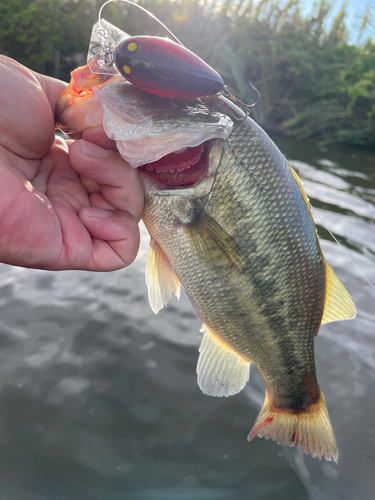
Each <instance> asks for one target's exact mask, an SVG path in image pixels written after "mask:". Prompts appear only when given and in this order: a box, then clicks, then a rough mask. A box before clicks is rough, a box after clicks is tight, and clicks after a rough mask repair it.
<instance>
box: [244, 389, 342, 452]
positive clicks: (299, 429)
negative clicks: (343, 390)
mask: <svg viewBox="0 0 375 500" xmlns="http://www.w3.org/2000/svg"><path fill="white" fill-rule="evenodd" d="M255 436H259V437H265V438H266V439H269V438H271V439H273V440H274V441H277V442H278V443H279V444H284V445H288V446H296V447H297V448H300V449H301V450H302V451H304V452H305V453H307V454H310V455H312V456H313V457H317V458H319V460H321V459H322V458H323V457H324V458H325V459H327V460H333V461H334V462H337V459H338V452H337V445H336V439H335V435H334V432H333V429H332V425H331V421H330V419H329V415H328V410H327V406H326V402H325V399H324V395H323V393H322V391H320V397H319V399H318V401H317V402H316V403H313V404H312V405H310V406H309V407H307V408H305V409H303V410H300V411H295V410H288V409H280V408H275V407H272V401H271V399H270V397H269V396H268V394H267V392H266V398H265V400H264V404H263V408H262V409H261V410H260V413H259V415H258V418H257V419H256V421H255V424H254V427H253V428H252V429H251V432H250V434H249V435H248V438H247V439H248V441H251V440H252V439H254V438H255Z"/></svg>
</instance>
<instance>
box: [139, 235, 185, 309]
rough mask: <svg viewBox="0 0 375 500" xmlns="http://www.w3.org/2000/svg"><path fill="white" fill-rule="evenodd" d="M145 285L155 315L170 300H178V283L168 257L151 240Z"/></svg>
mask: <svg viewBox="0 0 375 500" xmlns="http://www.w3.org/2000/svg"><path fill="white" fill-rule="evenodd" d="M146 285H147V289H148V299H149V302H150V306H151V309H152V310H153V311H154V313H155V314H157V313H158V312H159V311H160V309H162V308H163V307H164V306H165V305H166V304H167V303H168V302H169V300H170V299H171V297H172V293H174V294H175V295H176V297H177V298H178V299H179V298H180V291H181V289H180V281H179V279H178V278H177V276H176V273H175V272H174V269H173V267H172V265H171V263H170V262H169V259H168V257H167V256H166V255H165V253H164V252H163V250H162V249H161V248H160V246H159V245H158V244H157V242H156V241H155V240H154V239H153V238H151V241H150V246H149V249H148V255H147V264H146Z"/></svg>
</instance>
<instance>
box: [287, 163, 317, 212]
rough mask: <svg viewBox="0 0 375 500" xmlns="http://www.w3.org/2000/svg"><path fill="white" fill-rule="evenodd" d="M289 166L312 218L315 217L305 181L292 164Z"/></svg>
mask: <svg viewBox="0 0 375 500" xmlns="http://www.w3.org/2000/svg"><path fill="white" fill-rule="evenodd" d="M289 168H290V171H291V172H292V175H293V179H294V180H295V181H296V184H297V187H298V190H299V192H300V193H301V196H302V199H303V201H304V202H305V205H306V207H307V210H308V211H309V214H310V216H311V218H312V219H314V215H313V211H312V208H311V205H310V200H309V197H308V196H307V194H306V193H305V190H304V189H303V182H302V181H301V179H300V177H299V175H298V174H297V172H296V171H295V170H294V168H292V167H291V166H290V165H289Z"/></svg>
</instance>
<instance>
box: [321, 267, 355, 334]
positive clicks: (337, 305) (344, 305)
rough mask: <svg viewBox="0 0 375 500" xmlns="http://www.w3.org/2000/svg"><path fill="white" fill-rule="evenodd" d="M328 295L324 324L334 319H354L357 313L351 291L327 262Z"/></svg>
mask: <svg viewBox="0 0 375 500" xmlns="http://www.w3.org/2000/svg"><path fill="white" fill-rule="evenodd" d="M324 264H325V268H326V296H325V302H324V313H323V318H322V323H321V324H322V325H324V324H325V323H330V322H332V321H341V320H346V319H353V318H354V317H355V315H356V313H357V311H356V308H355V305H354V303H353V301H352V298H351V297H350V295H349V292H348V291H347V289H346V288H345V287H344V285H343V284H342V283H341V281H340V280H339V279H338V277H337V276H336V274H335V273H334V271H333V269H332V267H331V266H330V265H329V264H328V263H327V262H325V263H324Z"/></svg>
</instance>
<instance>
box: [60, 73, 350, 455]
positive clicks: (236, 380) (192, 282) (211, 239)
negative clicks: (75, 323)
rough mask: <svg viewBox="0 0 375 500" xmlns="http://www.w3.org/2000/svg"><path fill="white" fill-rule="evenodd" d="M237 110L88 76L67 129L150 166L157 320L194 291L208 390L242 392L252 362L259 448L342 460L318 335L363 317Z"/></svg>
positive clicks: (297, 184)
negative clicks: (260, 400) (268, 441)
mask: <svg viewBox="0 0 375 500" xmlns="http://www.w3.org/2000/svg"><path fill="white" fill-rule="evenodd" d="M236 112H237V111H236V110H234V109H233V107H231V103H229V102H226V101H225V99H219V98H218V97H217V96H214V97H210V98H201V99H195V100H192V101H179V100H178V99H177V100H176V99H167V98H160V97H155V96H150V95H148V94H145V93H144V92H143V91H141V90H139V89H136V88H135V87H133V86H132V85H129V84H126V83H125V82H121V81H120V80H119V79H118V77H110V78H108V77H98V76H93V75H91V74H90V73H89V71H88V69H87V67H83V68H81V69H79V70H76V71H75V72H73V80H72V82H71V84H70V86H69V87H68V89H67V90H66V91H65V92H64V94H63V96H62V97H61V100H60V102H59V105H58V116H57V123H58V124H59V126H60V127H61V128H62V130H63V131H65V132H67V133H77V132H80V131H82V130H84V129H85V128H87V127H90V126H96V125H99V124H103V125H104V128H105V131H106V133H107V135H108V136H109V137H110V138H113V139H115V140H116V141H117V145H118V149H119V151H120V152H121V154H122V156H123V157H124V158H125V159H127V160H128V161H129V162H130V164H132V165H133V166H135V167H139V171H140V174H141V178H142V183H143V186H144V191H145V209H144V214H143V220H144V223H145V225H146V227H147V229H148V231H149V233H150V236H151V243H150V249H149V255H148V262H147V268H146V281H147V285H148V291H149V299H150V304H151V307H152V309H153V310H154V311H155V312H157V311H158V310H159V309H160V308H162V307H163V306H164V305H165V304H166V303H167V302H168V300H169V299H170V297H171V296H172V293H175V294H176V295H177V296H178V295H179V289H180V283H181V285H182V286H183V288H184V289H185V291H186V293H187V295H188V296H189V298H190V300H191V302H192V304H193V306H194V308H195V310H196V312H197V313H198V315H199V316H200V318H201V319H202V321H203V326H202V330H201V331H202V332H203V340H202V343H201V345H200V349H199V351H200V353H199V359H198V365H197V374H198V384H199V386H200V388H201V389H202V391H203V392H204V393H206V394H209V395H212V396H229V395H232V394H236V393H237V392H239V391H240V390H241V389H242V388H243V387H244V386H245V384H246V382H247V381H248V379H249V371H250V363H254V365H255V366H256V367H257V369H258V371H259V373H260V374H261V376H262V379H263V381H264V384H265V390H266V394H265V401H264V405H263V408H262V409H261V411H260V413H259V416H258V418H257V419H256V422H255V424H254V426H253V428H252V430H251V432H250V434H249V436H248V439H249V440H252V439H253V438H254V437H255V436H260V437H262V436H264V437H266V438H272V439H274V440H276V441H277V442H278V443H281V444H285V445H291V446H297V447H299V448H301V449H302V450H303V451H304V452H305V453H310V454H311V455H312V456H316V457H318V458H319V459H321V458H322V457H324V458H326V459H327V460H334V461H337V457H338V453H337V446H336V441H335V437H334V433H333V429H332V426H331V422H330V419H329V416H328V411H327V407H326V403H325V400H324V396H323V393H322V391H321V389H320V387H319V384H318V381H317V376H316V371H315V361H314V337H315V335H317V333H318V331H319V328H320V325H322V324H324V323H328V322H331V321H338V320H344V319H350V318H353V317H354V316H355V307H354V304H353V302H352V300H351V298H350V296H349V294H348V292H347V291H346V289H345V287H344V286H343V285H342V283H341V282H340V281H339V279H338V278H337V277H336V275H335V274H334V272H333V270H332V269H331V267H330V266H329V264H328V263H327V262H326V260H325V259H324V256H323V253H322V250H321V248H320V245H319V240H318V237H317V232H316V228H315V225H314V221H313V214H312V210H311V207H310V204H309V201H308V198H307V196H306V194H305V192H304V190H303V187H302V182H301V181H300V179H299V177H298V175H297V174H296V172H294V171H293V169H292V168H291V167H290V166H289V165H288V163H287V161H286V160H285V158H284V156H283V155H282V154H281V153H280V151H279V150H278V148H277V147H276V146H275V144H274V143H273V142H272V141H271V140H270V138H269V137H268V136H267V135H266V134H265V132H264V131H263V130H262V129H261V128H260V127H259V126H258V125H257V124H256V123H255V122H254V121H253V120H251V119H250V118H249V117H247V118H246V119H238V120H237V119H233V120H232V119H231V118H230V116H231V115H233V113H234V114H235V113H236ZM238 112H239V113H241V111H240V110H238ZM184 148H187V149H184Z"/></svg>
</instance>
